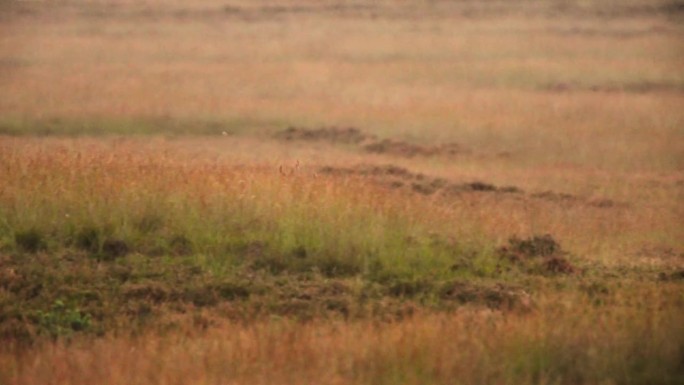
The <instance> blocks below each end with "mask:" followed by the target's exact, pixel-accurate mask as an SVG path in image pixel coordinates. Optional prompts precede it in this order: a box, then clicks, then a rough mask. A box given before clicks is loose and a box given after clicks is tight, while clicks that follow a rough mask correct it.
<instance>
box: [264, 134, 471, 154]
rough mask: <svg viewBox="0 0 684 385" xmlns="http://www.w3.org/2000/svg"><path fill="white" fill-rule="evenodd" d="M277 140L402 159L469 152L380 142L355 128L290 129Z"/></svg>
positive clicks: (453, 147) (449, 147)
mask: <svg viewBox="0 0 684 385" xmlns="http://www.w3.org/2000/svg"><path fill="white" fill-rule="evenodd" d="M275 137H276V138H278V139H281V140H287V141H312V142H313V141H318V142H326V143H330V144H348V145H349V144H351V145H356V146H358V147H359V149H360V150H361V151H364V152H368V153H372V154H385V155H392V156H398V157H402V158H413V157H417V156H423V157H431V156H455V155H459V154H464V153H468V152H469V151H468V150H466V149H465V148H463V146H461V145H460V144H457V143H445V144H440V145H435V146H427V145H420V144H415V143H409V142H405V141H400V140H394V139H379V138H378V137H377V136H375V135H372V134H367V133H365V132H363V131H361V130H359V129H358V128H354V127H321V128H313V129H312V128H301V127H289V128H287V129H285V130H283V131H280V132H277V133H276V134H275Z"/></svg>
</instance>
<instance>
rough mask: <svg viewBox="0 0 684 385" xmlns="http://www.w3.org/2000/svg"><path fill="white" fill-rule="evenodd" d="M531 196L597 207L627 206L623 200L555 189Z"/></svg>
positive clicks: (561, 202)
mask: <svg viewBox="0 0 684 385" xmlns="http://www.w3.org/2000/svg"><path fill="white" fill-rule="evenodd" d="M530 196H531V197H533V198H538V199H543V200H547V201H552V202H556V203H560V204H585V205H587V206H592V207H598V208H612V207H627V206H628V205H627V204H626V203H624V202H616V201H614V200H612V199H606V198H591V199H587V198H583V197H579V196H576V195H572V194H567V193H560V192H555V191H542V192H538V193H533V194H530Z"/></svg>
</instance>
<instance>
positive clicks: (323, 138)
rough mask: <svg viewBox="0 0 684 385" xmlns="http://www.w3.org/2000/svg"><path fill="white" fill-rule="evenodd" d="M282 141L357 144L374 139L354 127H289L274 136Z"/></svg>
mask: <svg viewBox="0 0 684 385" xmlns="http://www.w3.org/2000/svg"><path fill="white" fill-rule="evenodd" d="M275 137H276V138H278V139H282V140H288V141H295V140H303V141H320V142H328V143H332V144H335V143H343V144H359V143H362V142H364V141H367V140H371V139H375V137H374V136H372V135H367V134H365V133H363V132H362V131H361V130H359V129H358V128H354V127H321V128H316V129H309V128H299V127H289V128H287V129H285V130H283V131H280V132H278V133H276V134H275Z"/></svg>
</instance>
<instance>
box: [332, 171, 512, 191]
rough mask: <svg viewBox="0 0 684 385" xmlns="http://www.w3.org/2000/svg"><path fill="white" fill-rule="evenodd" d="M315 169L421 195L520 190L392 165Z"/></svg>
mask: <svg viewBox="0 0 684 385" xmlns="http://www.w3.org/2000/svg"><path fill="white" fill-rule="evenodd" d="M319 172H320V173H321V174H328V175H344V176H360V177H367V178H370V179H371V180H372V181H373V182H375V183H377V184H378V185H381V186H385V187H390V188H393V189H407V190H410V191H413V192H415V193H419V194H423V195H432V194H438V193H439V194H443V195H454V194H462V193H466V192H488V193H522V190H521V189H519V188H517V187H514V186H504V187H498V186H494V185H492V184H488V183H483V182H471V183H454V182H450V181H448V180H447V179H444V178H439V177H432V176H428V175H425V174H421V173H414V172H412V171H409V170H407V169H405V168H403V167H398V166H394V165H382V166H379V165H358V166H355V167H348V168H345V167H331V166H325V167H321V168H320V169H319Z"/></svg>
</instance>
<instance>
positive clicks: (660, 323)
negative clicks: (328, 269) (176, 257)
mask: <svg viewBox="0 0 684 385" xmlns="http://www.w3.org/2000/svg"><path fill="white" fill-rule="evenodd" d="M675 290H677V289H676V288H674V287H670V288H668V290H657V291H651V290H649V289H645V288H643V287H642V288H640V289H638V293H639V294H638V295H637V296H636V297H630V296H631V295H632V294H636V293H637V292H630V293H624V294H621V295H617V296H611V298H612V300H613V301H615V302H614V303H613V304H612V305H610V306H603V307H598V308H597V307H594V306H592V305H591V304H590V303H588V302H587V300H586V299H583V298H581V296H580V297H577V296H565V297H563V298H560V297H555V296H550V297H547V298H545V300H544V301H543V302H541V303H540V306H539V308H538V309H537V310H535V311H534V312H533V313H530V314H525V315H512V314H502V313H500V312H492V311H483V310H477V309H468V308H463V309H461V310H460V311H458V312H456V313H453V314H448V315H430V314H418V315H415V316H414V317H411V318H410V319H407V320H404V321H402V322H398V323H377V322H352V323H338V322H329V321H328V322H320V321H314V322H312V323H307V324H300V323H292V322H289V321H287V320H282V321H271V322H267V323H255V324H251V325H246V326H242V325H234V324H227V325H224V326H222V327H220V328H217V329H214V330H212V331H210V332H208V333H204V332H202V333H196V332H195V331H193V329H189V330H188V331H187V333H174V334H172V335H170V336H154V335H145V336H142V337H140V338H132V339H131V338H121V337H115V336H111V337H105V338H100V339H97V340H94V341H91V340H83V341H77V342H74V343H58V344H49V345H45V346H42V347H41V348H40V349H39V350H37V351H35V352H32V353H31V354H30V355H28V356H24V355H18V356H15V357H12V356H8V355H4V356H2V361H0V363H1V364H2V367H4V368H5V370H6V371H5V374H4V376H0V379H4V381H6V382H3V383H7V384H12V385H14V384H82V383H91V382H97V383H102V384H112V385H113V384H148V383H155V384H274V383H277V384H302V383H316V384H398V383H401V384H482V383H496V384H578V383H584V384H622V383H635V384H641V383H649V384H674V383H676V382H677V381H679V380H681V378H682V377H681V376H682V368H681V362H680V360H681V354H682V351H681V349H682V346H681V342H682V338H684V334H683V333H684V329H682V324H681V322H678V321H679V320H680V319H681V316H682V310H681V302H679V303H678V304H676V303H672V302H670V299H675V298H676V299H675V301H681V299H682V298H681V295H679V296H677V295H675V296H674V297H673V296H672V291H675ZM668 291H670V294H667V295H666V296H665V297H663V296H662V295H663V294H664V293H667V292H668ZM667 298H670V299H667ZM672 306H675V307H672Z"/></svg>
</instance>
